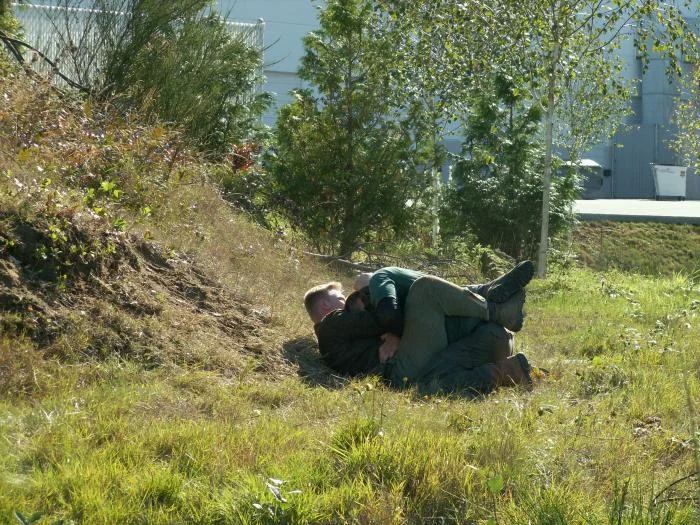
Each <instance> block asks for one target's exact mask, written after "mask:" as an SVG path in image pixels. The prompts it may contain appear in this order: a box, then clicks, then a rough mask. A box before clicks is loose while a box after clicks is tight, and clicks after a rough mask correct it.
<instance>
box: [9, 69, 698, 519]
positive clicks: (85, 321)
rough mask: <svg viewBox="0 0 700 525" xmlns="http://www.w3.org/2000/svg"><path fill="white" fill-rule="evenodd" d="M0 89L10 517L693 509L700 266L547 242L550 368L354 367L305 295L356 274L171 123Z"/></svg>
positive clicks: (535, 320) (587, 514)
mask: <svg viewBox="0 0 700 525" xmlns="http://www.w3.org/2000/svg"><path fill="white" fill-rule="evenodd" d="M0 90H2V91H3V95H6V97H5V99H9V100H10V103H9V105H7V106H0V144H1V145H2V147H1V148H0V315H1V316H2V317H1V318H0V329H1V330H2V332H1V333H0V522H2V523H12V522H17V523H19V522H26V523H29V522H38V523H212V524H213V523H231V524H238V523H251V524H252V523H256V524H257V523H263V524H265V523H270V524H272V523H290V524H291V523H299V524H301V523H359V524H375V523H381V524H384V523H397V524H403V523H411V524H413V523H415V524H423V523H428V524H429V523H457V524H472V523H474V524H481V523H483V524H486V523H498V524H523V525H524V524H530V523H532V524H579V523H590V524H599V523H600V524H626V523H632V524H649V525H651V524H658V523H668V524H695V523H698V521H699V520H700V481H699V480H698V470H699V469H700V447H699V440H700V431H699V428H700V416H699V415H698V411H699V410H700V406H699V405H700V284H699V283H698V280H697V272H695V273H693V272H692V271H685V270H683V271H681V270H680V269H677V270H675V271H674V273H670V274H666V275H658V274H656V273H654V274H653V275H652V274H646V275H644V274H642V273H640V272H639V271H638V272H637V273H632V272H625V271H621V270H619V269H613V266H617V265H610V266H609V267H608V268H607V269H605V270H604V271H597V270H595V269H589V268H587V267H584V266H579V265H566V266H564V267H557V266H556V265H555V266H554V267H553V268H552V271H551V273H550V275H549V276H548V278H547V279H545V280H540V281H535V282H533V283H532V284H531V285H530V287H529V295H528V306H527V311H528V318H527V321H526V325H525V328H524V329H523V331H522V332H521V333H520V334H518V336H517V338H516V346H517V350H518V351H522V352H525V353H526V354H527V355H528V357H529V358H530V360H531V361H532V362H534V363H535V364H537V365H540V366H542V367H545V368H547V369H548V370H549V371H550V373H549V375H548V376H546V377H539V379H538V382H537V384H536V385H535V388H534V389H533V390H532V391H524V390H521V389H513V388H511V389H502V390H500V391H497V392H496V393H494V394H492V395H490V396H488V397H486V398H483V399H478V400H467V399H460V398H449V397H431V398H425V397H420V396H418V395H417V394H416V393H414V392H411V391H407V392H396V391H392V390H389V389H387V388H385V387H384V386H383V385H382V384H381V383H380V382H378V381H377V380H376V379H374V378H365V379H362V380H348V379H345V378H341V377H336V376H334V375H333V374H331V373H330V371H329V370H327V369H326V368H325V367H323V365H321V364H320V363H319V361H318V358H317V356H316V353H315V352H316V350H315V343H314V341H313V339H312V336H313V332H312V329H311V325H310V322H309V321H308V319H307V318H306V315H305V312H304V311H303V307H302V305H301V295H302V294H303V291H304V290H305V289H306V288H308V287H309V286H310V285H312V284H316V283H318V282H322V281H325V280H329V279H331V278H339V279H341V280H342V281H343V282H345V283H346V284H349V283H350V282H351V279H352V276H351V275H349V274H345V273H337V272H336V271H334V270H333V269H332V268H330V267H326V266H322V265H319V264H318V263H316V262H314V261H311V260H308V259H307V258H305V257H304V256H303V255H302V254H301V253H300V252H299V251H297V250H296V249H294V248H293V247H290V246H289V245H288V244H286V242H285V241H284V239H281V238H280V237H278V236H276V235H272V234H270V233H269V232H265V231H262V230H260V229H259V228H257V227H256V226H254V225H252V224H251V223H250V222H249V221H247V220H246V219H245V218H244V217H242V216H240V215H238V214H237V213H235V212H234V211H232V210H231V209H230V207H229V206H228V205H227V204H226V203H225V202H224V201H223V200H222V199H221V198H220V197H219V195H218V193H217V192H216V191H215V188H214V187H213V186H212V185H211V183H210V182H209V181H210V180H211V178H212V173H213V172H214V170H213V168H212V167H211V166H207V165H206V164H204V163H200V162H199V161H198V160H197V159H196V157H194V156H188V155H184V154H183V157H181V159H180V160H178V161H177V162H175V161H174V160H173V157H172V155H171V153H172V152H171V150H170V149H169V148H171V144H172V143H171V142H170V141H171V140H172V138H169V137H168V136H167V133H165V132H164V131H163V130H162V129H161V128H158V127H155V128H154V127H150V126H147V125H145V124H144V125H139V126H138V127H136V128H130V129H129V130H126V131H123V130H122V131H120V128H119V126H120V125H121V124H120V122H119V121H118V119H116V118H114V116H109V115H106V116H105V118H103V120H99V118H100V115H99V114H98V110H97V108H93V107H86V106H85V105H82V104H74V105H73V106H70V108H69V109H68V110H67V109H66V102H65V101H59V102H61V104H58V103H57V102H56V101H55V100H53V98H52V97H55V94H52V93H53V92H52V91H49V90H46V91H41V90H40V91H39V92H34V91H32V90H29V89H26V88H24V87H21V88H17V86H14V85H13V84H12V83H11V82H9V81H7V80H4V81H3V83H0ZM3 95H0V97H1V96H3ZM107 117H108V118H107ZM42 119H44V120H42ZM56 119H58V120H56ZM54 121H60V122H61V123H62V124H61V126H57V125H56V126H53V125H51V124H50V123H51V122H54ZM133 122H134V121H133V120H132V121H131V125H132V126H134V123H133ZM90 130H99V133H98V132H94V133H92V132H90ZM164 152H165V153H164ZM115 173H116V174H118V176H116V175H114V174H115ZM104 183H106V184H104ZM111 184H115V186H111ZM91 188H92V192H90V189H91ZM115 190H117V191H118V193H116V194H115V193H114V191H115ZM669 231H671V230H670V229H669ZM668 235H671V234H670V233H669V234H668ZM616 239H617V237H616V238H615V242H616V243H617V242H618V241H617V240H616ZM635 239H636V237H635V236H633V235H630V236H629V237H628V239H627V242H628V243H632V242H633V241H634V240H635ZM612 242H613V239H612V238H611V239H610V243H612ZM611 245H612V244H611ZM616 246H618V247H617V248H616V249H615V250H614V252H617V253H619V252H621V251H623V250H626V248H625V247H626V246H628V244H620V245H616ZM583 250H584V251H587V252H591V249H590V248H584V249H583ZM645 260H646V256H645V252H643V251H640V252H639V256H638V258H637V260H636V263H635V264H637V268H642V267H644V265H645V264H646V265H647V267H648V268H651V262H649V261H646V262H645ZM686 260H687V259H686ZM684 268H687V266H684Z"/></svg>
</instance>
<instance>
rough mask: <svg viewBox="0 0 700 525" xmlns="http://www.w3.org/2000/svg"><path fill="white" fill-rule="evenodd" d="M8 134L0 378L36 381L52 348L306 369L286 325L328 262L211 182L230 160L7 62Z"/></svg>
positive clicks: (294, 332) (1, 130)
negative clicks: (263, 225) (282, 237)
mask: <svg viewBox="0 0 700 525" xmlns="http://www.w3.org/2000/svg"><path fill="white" fill-rule="evenodd" d="M0 142H2V144H3V147H2V148H1V149H0V334H1V335H0V337H1V342H0V349H1V350H2V351H0V385H3V386H2V387H0V389H1V390H3V391H5V392H8V393H11V392H13V391H14V392H30V391H32V384H33V383H34V382H33V381H32V379H31V378H32V375H33V374H35V373H36V370H37V367H39V368H40V367H46V366H51V365H50V363H51V362H52V361H56V362H60V363H62V364H66V363H84V362H89V361H91V360H104V359H120V360H130V361H135V362H138V363H140V364H141V365H143V366H144V367H146V368H152V367H158V366H164V365H168V366H186V367H190V368H195V369H203V370H214V371H217V372H220V373H221V374H222V375H225V376H236V375H240V374H244V373H248V372H251V371H252V372H256V371H259V372H263V373H265V374H267V375H270V376H273V377H275V376H283V375H287V374H291V373H295V372H296V371H297V370H298V367H299V362H298V360H296V358H295V356H294V352H292V353H290V352H288V351H287V350H286V349H285V348H286V347H285V341H287V340H289V339H290V338H291V339H294V338H295V337H297V336H300V335H301V333H305V334H306V333H307V332H308V326H307V325H306V319H303V318H302V317H300V314H303V311H302V310H301V309H300V308H297V306H298V305H297V302H298V301H299V297H300V296H301V293H302V291H303V290H304V289H305V288H307V287H308V285H309V284H310V283H311V280H310V279H311V277H310V275H312V274H313V275H314V279H317V278H318V277H317V275H318V273H319V272H320V273H321V274H323V270H322V269H321V268H318V267H315V269H314V270H313V272H307V271H304V267H305V266H306V265H308V264H311V263H309V262H308V261H303V260H300V259H299V256H298V252H296V251H295V250H292V249H291V248H289V247H286V246H285V245H282V244H281V243H280V242H279V239H277V238H275V237H274V236H273V235H271V234H269V233H268V232H266V231H264V230H261V229H260V228H257V227H255V226H253V225H252V224H251V223H250V222H249V221H247V220H246V219H245V218H242V217H240V216H239V215H238V213H237V212H235V210H232V209H231V207H230V205H228V204H227V203H226V202H225V201H224V200H223V199H222V198H221V196H220V195H219V192H218V191H217V188H216V186H215V185H214V184H212V183H210V179H211V176H210V175H209V174H210V173H211V171H212V170H215V169H219V170H220V169H224V168H222V167H221V166H212V165H210V164H207V163H205V162H204V161H202V160H201V159H198V158H197V157H196V156H195V155H194V154H192V153H191V152H189V151H188V150H187V148H186V147H185V146H184V145H183V143H181V142H179V141H178V137H177V134H176V133H174V132H172V131H170V130H168V129H167V128H165V127H164V126H161V125H160V124H158V123H148V122H142V121H140V120H139V119H138V116H137V115H136V114H130V115H124V114H118V113H116V112H115V111H114V109H113V108H111V107H110V106H109V105H101V106H99V107H98V106H97V105H96V104H94V103H92V102H90V101H83V100H80V99H76V98H72V97H70V96H67V95H65V94H62V93H61V92H59V91H56V90H55V89H54V88H52V87H51V86H50V85H48V84H47V85H44V84H42V83H41V82H40V81H38V80H36V79H35V80H33V81H28V80H26V79H23V78H19V77H15V76H13V75H12V74H9V75H5V76H4V77H3V79H2V80H0ZM312 345H313V342H312V341H310V340H309V341H308V344H307V345H306V347H305V348H306V350H309V349H310V347H311V346H312ZM287 347H288V345H287ZM38 357H40V358H41V359H38ZM10 378H11V379H12V380H10ZM35 390H36V389H35Z"/></svg>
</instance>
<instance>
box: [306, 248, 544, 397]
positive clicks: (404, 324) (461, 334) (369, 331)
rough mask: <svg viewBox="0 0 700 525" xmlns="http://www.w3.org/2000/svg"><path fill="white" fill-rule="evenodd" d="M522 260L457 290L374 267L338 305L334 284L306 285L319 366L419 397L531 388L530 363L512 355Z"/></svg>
mask: <svg viewBox="0 0 700 525" xmlns="http://www.w3.org/2000/svg"><path fill="white" fill-rule="evenodd" d="M533 273H534V266H533V264H532V262H530V261H525V262H523V263H521V264H519V265H517V266H516V267H515V268H513V269H512V270H511V271H510V272H508V273H507V274H505V275H504V276H502V277H500V278H499V279H496V280H495V281H492V282H490V283H486V284H483V285H476V286H472V287H468V288H461V287H459V286H456V285H454V284H452V283H450V282H448V281H445V280H443V279H440V278H438V277H434V276H430V275H425V274H422V273H419V272H414V271H412V270H407V269H404V268H396V267H389V268H382V269H380V270H378V271H377V272H375V273H374V274H372V276H371V278H370V279H369V287H368V288H365V289H363V290H361V291H359V292H357V293H354V294H351V296H350V297H349V298H348V299H349V300H348V303H347V304H346V300H345V296H344V295H343V291H342V287H341V285H340V283H335V282H331V283H326V284H322V285H319V286H315V287H314V288H311V289H310V290H309V291H308V292H307V293H306V294H305V296H304V304H305V306H306V310H307V312H308V313H309V316H310V317H311V320H312V321H313V322H314V331H315V332H316V337H317V339H318V342H319V350H320V352H321V355H322V357H323V359H324V361H325V362H326V363H327V364H328V365H329V366H330V367H331V368H333V369H334V370H336V371H338V372H340V373H344V374H349V375H359V374H367V373H374V374H379V375H381V376H383V377H384V378H385V379H387V380H388V381H389V383H390V384H391V385H393V386H395V387H405V386H409V385H416V386H418V388H419V390H420V391H421V392H422V393H435V392H452V393H465V394H484V393H488V392H490V391H491V390H493V389H494V388H496V387H498V386H502V385H518V384H525V385H529V384H531V382H532V380H531V378H530V365H529V363H528V362H527V359H526V358H525V356H524V355H523V354H517V355H514V356H513V355H511V354H512V352H513V336H512V334H511V331H512V332H516V331H519V330H520V329H521V328H522V324H523V318H524V315H523V311H522V308H523V305H524V302H525V291H524V289H523V288H524V287H525V286H526V285H527V283H528V282H530V279H531V278H532V276H533Z"/></svg>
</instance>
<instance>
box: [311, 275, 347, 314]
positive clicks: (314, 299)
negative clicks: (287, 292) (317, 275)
mask: <svg viewBox="0 0 700 525" xmlns="http://www.w3.org/2000/svg"><path fill="white" fill-rule="evenodd" d="M331 290H338V291H341V292H342V291H343V285H342V284H340V283H339V282H338V281H332V282H330V283H324V284H319V285H317V286H314V287H313V288H311V289H309V290H308V291H307V292H306V293H305V294H304V306H305V307H306V312H307V313H308V314H309V315H310V316H313V314H314V310H315V309H316V305H317V304H318V301H319V299H321V298H323V296H325V295H326V294H328V292H330V291H331Z"/></svg>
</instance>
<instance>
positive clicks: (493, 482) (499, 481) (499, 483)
mask: <svg viewBox="0 0 700 525" xmlns="http://www.w3.org/2000/svg"><path fill="white" fill-rule="evenodd" d="M486 486H487V487H488V489H489V492H490V493H491V494H493V495H496V494H499V493H500V492H501V490H503V487H504V483H503V476H501V475H500V474H497V475H495V476H494V477H492V478H491V479H489V480H488V481H487V482H486Z"/></svg>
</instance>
